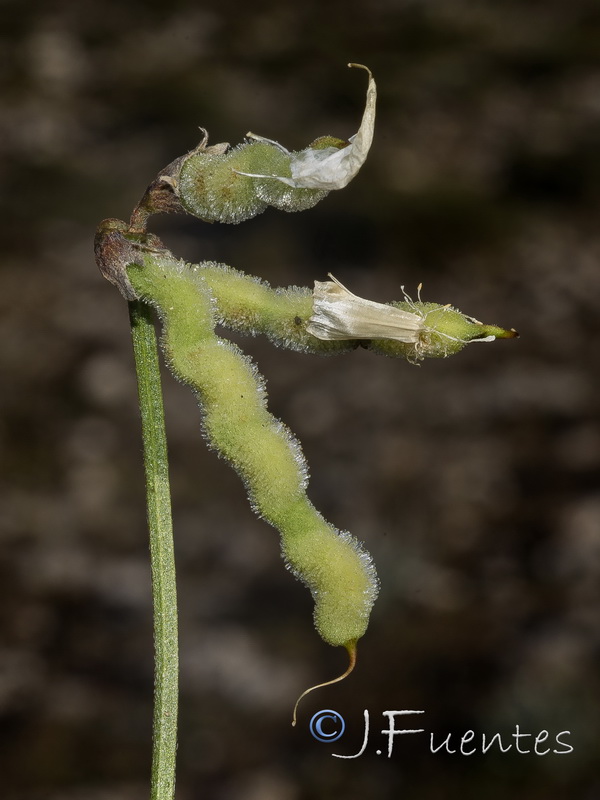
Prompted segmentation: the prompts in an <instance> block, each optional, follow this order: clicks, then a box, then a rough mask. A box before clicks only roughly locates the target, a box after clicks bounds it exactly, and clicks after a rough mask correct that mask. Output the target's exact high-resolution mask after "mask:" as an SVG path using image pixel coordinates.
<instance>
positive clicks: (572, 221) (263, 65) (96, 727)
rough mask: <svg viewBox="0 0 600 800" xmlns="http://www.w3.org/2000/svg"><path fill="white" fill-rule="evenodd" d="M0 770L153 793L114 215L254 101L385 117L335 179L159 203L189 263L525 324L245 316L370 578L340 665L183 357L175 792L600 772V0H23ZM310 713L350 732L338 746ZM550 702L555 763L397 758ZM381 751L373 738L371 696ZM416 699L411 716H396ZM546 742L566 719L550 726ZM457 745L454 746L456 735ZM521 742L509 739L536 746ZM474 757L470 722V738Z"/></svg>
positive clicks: (369, 788) (7, 44)
mask: <svg viewBox="0 0 600 800" xmlns="http://www.w3.org/2000/svg"><path fill="white" fill-rule="evenodd" d="M0 15H1V25H0V28H1V31H2V37H3V40H2V42H1V45H0V54H1V60H2V70H1V72H0V76H1V77H0V80H1V81H2V111H1V118H0V151H1V155H2V163H1V166H0V177H1V180H2V185H3V192H2V230H1V234H2V259H1V264H0V270H1V280H2V284H1V287H2V288H1V293H0V337H1V355H0V358H1V366H2V389H1V390H0V403H1V411H2V418H1V426H0V458H1V461H2V471H1V478H0V479H1V488H2V500H1V506H0V523H1V537H2V541H1V549H0V614H1V616H2V621H1V644H0V787H1V788H0V795H1V796H2V797H3V798H7V800H109V799H110V800H138V799H140V798H145V797H147V796H148V781H149V766H150V747H151V743H150V733H151V704H152V690H153V677H152V668H153V667H152V623H151V601H150V586H149V564H148V553H147V533H146V527H145V511H144V495H143V476H142V466H141V444H140V434H139V422H138V411H137V407H136V390H135V380H134V375H133V366H132V357H131V352H130V341H129V332H128V321H127V309H126V307H125V304H124V301H123V300H122V299H121V297H120V296H119V295H118V293H117V292H116V290H115V289H114V288H113V287H111V286H110V285H109V284H108V283H106V282H104V281H103V280H102V279H101V277H100V276H99V274H98V272H97V270H96V268H95V266H94V262H93V257H92V238H93V233H94V229H95V227H96V225H97V223H98V222H99V221H100V220H101V219H103V218H104V217H113V216H116V217H121V218H127V217H128V215H129V213H130V212H131V210H132V207H133V206H134V204H135V203H136V201H137V200H138V199H139V197H140V196H141V194H142V192H143V190H144V189H145V187H146V185H147V183H149V181H150V180H151V179H152V178H153V177H154V176H155V175H156V173H157V172H158V170H159V169H160V168H161V167H163V166H164V165H166V164H167V163H168V162H169V161H171V160H172V159H173V158H175V157H176V156H178V155H181V154H182V153H184V152H186V151H187V150H188V149H190V148H191V147H193V146H194V145H195V144H196V142H197V141H198V138H199V133H198V131H197V126H199V125H202V126H205V127H207V128H208V129H209V131H210V133H211V141H212V143H215V142H219V141H230V142H233V143H236V142H238V141H241V140H242V138H243V135H244V134H245V132H246V131H248V130H252V131H255V132H257V133H260V134H263V135H265V136H267V137H270V138H274V139H277V140H278V141H280V142H282V143H283V144H285V145H287V146H288V147H290V148H302V147H304V146H306V145H307V144H308V143H309V142H310V141H311V140H312V139H313V138H315V137H316V136H318V135H322V134H326V133H330V134H333V135H338V136H342V137H347V136H349V135H351V134H352V133H354V132H355V131H356V130H357V127H358V123H359V120H360V115H361V113H362V108H363V103H364V94H365V88H366V79H365V75H364V74H363V73H361V72H357V71H351V70H348V69H346V66H345V65H346V63H347V62H348V61H357V62H360V63H364V64H367V65H369V66H370V68H371V69H372V70H373V73H374V75H375V77H376V80H377V83H378V88H379V104H378V116H377V126H376V134H375V141H374V145H373V149H372V151H371V154H370V156H369V158H368V160H367V163H366V165H365V166H364V168H363V169H362V171H361V173H360V174H359V176H358V177H357V178H356V179H355V180H354V182H353V183H352V184H351V185H350V186H349V187H348V188H347V189H346V190H344V191H343V192H335V193H332V194H331V195H330V196H329V197H328V198H326V199H325V200H324V201H323V202H322V203H320V204H319V205H318V206H317V207H316V208H314V209H313V210H311V211H308V212H305V213H302V214H290V215H287V214H283V213H279V212H276V211H273V210H269V211H267V212H266V213H265V214H263V215H262V216H260V217H258V218H256V219H254V220H252V221H248V222H246V223H244V224H242V225H241V226H239V227H232V226H218V225H214V226H209V225H206V224H203V223H202V222H200V221H198V220H194V219H193V218H191V217H187V218H185V217H168V218H167V217H165V218H163V219H162V220H157V221H156V222H154V223H153V225H152V229H153V230H154V231H155V232H157V233H159V234H160V235H161V236H163V238H164V240H165V242H166V243H167V244H168V245H169V246H170V247H171V249H172V250H173V251H174V252H175V253H176V254H177V255H179V256H182V257H185V258H187V259H189V260H192V261H201V260H203V259H215V260H219V261H224V262H226V263H228V264H230V265H231V266H233V267H236V268H238V269H243V270H246V271H248V272H249V273H252V274H256V275H260V276H261V277H263V278H266V279H267V280H269V281H271V283H272V284H273V285H288V284H300V285H312V282H313V280H315V279H321V280H322V279H324V278H325V275H326V273H327V272H328V271H332V272H333V273H334V275H336V277H338V278H339V279H340V280H341V281H342V282H344V283H346V284H347V285H348V286H349V287H350V288H351V289H352V290H353V291H355V292H356V293H358V294H361V295H363V296H367V297H369V298H371V299H374V300H380V301H384V300H392V299H398V298H399V296H400V288H399V287H400V285H401V284H405V285H406V287H407V289H408V290H409V291H414V289H415V287H416V285H417V284H418V283H419V282H421V281H422V282H423V283H424V298H425V299H427V300H429V299H431V300H436V301H438V302H442V303H445V302H450V303H452V304H454V305H456V306H457V307H458V308H460V309H461V310H463V311H464V312H465V313H468V314H472V315H474V316H476V317H477V318H479V319H482V320H484V321H486V322H496V323H498V324H501V325H505V326H507V327H515V328H517V329H518V330H519V331H520V333H521V338H520V339H519V340H516V341H502V342H496V343H494V344H490V345H477V346H472V347H470V348H467V349H466V350H465V351H464V352H463V353H461V354H460V355H458V356H456V357H453V358H451V359H448V360H441V361H430V362H425V363H424V364H423V365H422V366H421V367H414V366H411V365H409V364H407V363H404V362H401V361H392V360H388V359H384V358H377V357H376V356H373V355H372V354H369V353H366V352H364V351H359V352H356V353H353V354H350V355H346V356H343V357H338V358H328V359H320V358H318V357H314V356H304V355H302V354H297V353H288V352H285V351H282V350H274V349H273V348H272V347H271V346H270V345H269V344H268V343H265V342H264V341H260V340H258V339H256V340H248V341H242V340H241V339H240V342H242V344H243V347H244V348H245V349H246V351H247V352H249V353H251V354H252V355H253V356H254V357H255V358H256V360H257V362H258V364H259V367H260V369H261V371H263V372H264V374H265V375H266V377H267V379H268V382H269V384H268V385H269V391H270V405H271V409H272V410H273V412H274V413H275V414H276V415H277V416H280V417H281V418H282V419H283V420H285V421H286V422H287V423H288V424H289V425H290V426H291V428H292V429H293V430H294V431H295V433H296V434H297V435H298V437H299V438H300V440H301V441H302V443H303V445H304V448H305V452H306V455H307V458H308V461H309V464H310V467H311V472H312V480H311V485H310V496H311V498H312V499H313V501H314V503H315V504H316V506H317V507H318V508H319V509H320V510H321V511H322V512H323V513H324V514H325V515H326V517H327V518H328V519H330V520H331V521H332V522H333V523H334V524H336V525H337V526H339V527H341V528H348V529H350V530H351V531H352V532H353V533H354V534H355V535H356V536H357V537H358V538H359V539H361V540H363V541H364V542H365V543H366V546H367V548H368V549H369V550H370V552H371V553H372V554H373V556H374V559H375V561H376V563H377V565H378V570H379V575H380V578H381V587H382V588H381V595H380V597H379V599H378V601H377V603H376V606H375V609H374V612H373V616H372V621H371V626H370V629H369V631H368V633H367V635H366V636H365V637H364V639H363V640H362V641H361V642H360V646H359V663H358V667H357V669H356V671H355V673H354V675H353V676H352V677H351V678H349V679H348V680H347V681H346V682H344V683H342V684H339V685H338V686H336V687H331V688H329V689H324V690H322V691H320V692H319V693H315V694H314V695H312V696H311V697H310V698H307V699H306V701H305V702H304V705H303V706H302V707H301V713H300V721H299V725H298V727H297V728H296V729H292V728H291V726H290V713H291V708H292V706H293V703H294V701H295V699H296V697H297V695H298V694H299V693H300V691H302V690H303V689H304V688H305V687H306V686H308V685H310V683H314V682H318V681H320V680H325V679H327V678H328V677H330V676H333V675H335V674H337V673H338V672H340V671H341V670H342V669H343V668H344V666H345V658H344V654H343V651H341V650H334V649H332V648H329V647H328V646H326V645H324V644H323V643H322V642H321V640H320V639H319V638H318V636H317V635H316V633H315V632H314V630H313V629H312V626H311V609H312V602H311V600H310V597H309V595H308V593H307V591H306V590H305V588H304V587H303V586H301V585H300V584H299V583H297V582H295V581H294V580H293V579H292V578H291V576H290V575H289V574H288V573H287V572H286V571H285V570H284V568H283V565H282V563H281V561H280V558H279V551H278V541H277V536H276V533H275V532H274V531H273V530H272V529H270V528H269V527H268V526H266V524H264V523H263V522H261V521H259V520H257V519H256V518H255V517H254V516H253V515H252V513H251V511H250V510H249V508H248V505H247V502H246V499H245V496H244V492H243V489H242V487H241V485H240V483H239V481H238V479H237V478H236V476H235V475H234V474H233V473H232V472H231V471H230V469H229V468H228V467H227V465H226V464H225V463H224V462H223V461H220V460H219V459H217V457H216V455H215V454H214V453H211V452H209V451H207V449H206V446H205V442H204V440H203V439H202V437H201V434H200V431H199V414H198V411H197V409H196V407H195V404H194V401H193V398H192V397H191V395H190V393H189V391H188V390H187V389H185V387H182V386H180V385H178V384H176V383H175V382H174V381H173V380H172V379H171V378H170V377H169V376H166V380H165V394H166V404H167V414H168V432H169V436H170V452H171V460H172V484H173V504H174V518H175V534H176V550H177V561H178V568H179V596H180V614H181V625H180V628H181V670H182V671H181V706H182V708H181V725H180V747H179V772H178V798H179V800H195V798H209V799H210V800H305V799H307V798H315V799H316V800H330V799H333V798H341V797H343V798H345V799H346V800H354V799H355V798H361V800H362V798H373V800H387V799H388V798H390V799H391V798H397V797H400V796H401V797H407V798H408V797H410V798H419V800H438V799H439V800H443V799H446V798H460V799H461V800H468V799H469V798H483V797H485V798H486V800H496V798H497V799H498V800H504V798H511V799H512V798H526V799H527V800H538V799H539V800H555V799H556V800H563V799H564V798H570V799H571V798H577V800H596V798H599V797H600V779H599V778H598V772H597V762H598V751H599V748H598V741H599V737H600V723H599V721H598V707H599V704H600V678H599V666H600V664H599V661H600V659H599V648H600V625H599V622H598V620H599V611H600V603H599V600H600V596H599V595H600V493H599V465H600V426H599V402H598V396H599V394H600V384H599V380H598V377H597V369H596V363H597V352H598V341H599V334H600V324H599V322H598V305H599V301H600V277H599V269H598V262H599V259H600V233H599V230H598V212H599V211H600V156H599V152H600V49H599V45H598V42H599V41H600V8H599V6H598V3H597V0H589V2H586V1H585V0H575V1H574V2H569V3H567V2H564V0H554V1H552V0H545V2H543V3H542V2H527V3H524V2H521V3H518V2H502V3H498V2H497V0H481V2H477V3H472V2H467V0H448V2H441V1H440V2H426V0H421V2H416V1H415V2H408V0H404V1H400V0H398V1H397V2H393V0H375V1H374V2H368V3H367V2H366V0H346V2H338V1H337V0H334V1H333V2H331V1H330V2H315V0H305V1H304V2H302V3H293V4H291V3H281V2H279V3H275V2H254V3H251V4H245V5H242V4H238V3H233V2H228V0H223V2H220V3H217V4H210V5H209V4H204V3H200V2H188V1H186V0H180V2H171V3H169V4H167V3H166V2H165V1H164V0H162V1H161V2H146V3H142V2H137V3H136V2H131V0H129V1H128V2H118V3H117V2H99V0H91V1H90V2H85V1H84V2H78V3H75V2H66V1H65V2H62V3H60V2H45V3H35V2H33V0H25V2H24V1H23V0H19V2H17V1H16V0H14V2H10V0H4V2H3V3H2V5H1V6H0ZM321 708H334V709H336V710H338V711H339V712H340V713H342V714H343V715H344V717H345V718H346V722H347V725H348V732H347V734H346V735H345V737H344V738H343V739H341V740H340V741H339V742H337V743H336V744H335V745H326V744H320V743H319V742H317V741H315V740H314V739H313V738H312V737H311V735H310V733H309V731H308V721H309V719H310V717H311V716H312V714H313V713H314V712H315V711H317V710H318V709H321ZM410 708H413V709H423V710H425V712H426V713H425V714H424V715H423V716H422V718H420V719H419V720H417V718H409V719H410V724H409V726H411V725H412V726H413V727H418V726H417V725H416V724H415V722H418V723H419V724H420V725H421V726H422V727H424V728H426V730H427V731H433V732H435V733H436V736H437V737H438V739H439V740H441V739H443V738H444V737H445V735H446V734H447V733H449V732H454V734H455V736H458V737H460V735H462V733H464V732H465V731H467V730H469V729H474V730H475V731H476V732H477V741H480V736H481V733H486V734H487V735H488V736H490V735H491V734H493V733H496V732H501V733H502V734H503V736H504V738H505V743H510V742H511V741H512V739H511V738H510V737H511V734H512V733H514V732H515V725H516V724H519V725H520V728H521V731H522V732H529V733H533V734H537V733H539V732H540V731H541V730H548V731H549V734H550V740H553V739H554V737H555V735H556V734H557V733H558V732H560V731H564V730H569V731H571V735H570V738H569V737H565V740H568V741H569V742H570V744H571V745H572V746H573V747H574V748H575V749H574V752H573V753H570V754H567V755H555V754H552V753H551V754H549V755H546V756H537V755H534V754H529V755H520V754H515V753H514V750H515V748H514V746H513V748H512V750H511V752H509V753H507V754H505V755H498V754H497V748H494V751H495V753H496V754H495V755H493V754H492V753H488V754H487V755H482V754H481V753H480V752H479V753H477V754H475V755H472V756H469V757H467V756H464V755H460V754H459V753H458V754H455V755H446V756H444V755H442V754H441V753H439V754H436V755H432V754H431V753H430V752H429V749H428V743H427V741H426V739H425V737H424V736H423V735H421V736H420V737H418V736H410V737H401V739H402V740H400V739H397V741H396V746H395V751H394V754H393V756H392V758H391V759H389V760H388V759H387V758H386V757H385V754H384V755H382V756H377V755H376V753H375V749H376V748H382V749H385V741H384V737H382V736H381V734H379V733H378V731H380V730H381V729H382V728H383V727H384V726H385V720H384V718H383V717H382V716H381V714H382V711H384V710H391V709H410ZM364 709H369V711H370V714H371V728H372V736H371V741H370V746H369V748H368V752H367V753H365V754H364V755H363V756H362V757H361V758H358V759H355V760H346V761H343V760H340V759H335V758H332V757H331V755H330V754H331V752H338V753H352V752H356V751H357V750H358V749H359V746H360V742H361V739H362V716H363V710H364ZM401 724H402V721H399V725H401ZM550 740H549V741H550ZM456 741H457V739H456V738H455V744H454V746H456ZM532 741H533V740H532V739H529V740H522V741H521V747H522V749H524V748H525V747H527V746H529V747H531V744H532ZM479 749H480V748H479Z"/></svg>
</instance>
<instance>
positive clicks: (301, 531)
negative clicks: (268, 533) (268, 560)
mask: <svg viewBox="0 0 600 800" xmlns="http://www.w3.org/2000/svg"><path fill="white" fill-rule="evenodd" d="M140 260H142V261H143V265H137V264H133V265H130V266H129V268H128V275H129V279H130V281H131V284H132V286H133V287H134V289H135V291H136V292H137V293H138V294H139V296H140V297H142V298H143V299H144V300H146V301H147V302H150V303H151V304H152V305H154V306H155V307H156V309H157V311H158V314H159V316H160V318H161V320H162V323H163V327H164V334H163V347H164V351H165V354H166V358H167V360H168V362H169V365H170V367H171V369H172V370H173V372H174V373H175V375H176V376H177V377H178V378H179V379H181V380H182V381H183V382H185V383H186V384H188V385H189V386H190V387H191V388H192V389H193V391H194V392H195V393H196V395H197V397H198V401H199V403H200V406H201V409H202V412H203V413H202V416H203V428H204V431H205V434H206V437H207V439H208V440H209V443H210V444H211V446H212V447H213V448H214V449H215V450H217V451H218V452H219V453H220V454H221V455H223V456H224V457H225V458H226V459H227V460H228V461H229V462H230V463H231V464H232V466H233V467H234V468H235V469H236V471H237V472H238V473H239V475H240V476H241V478H242V479H243V481H244V483H245V484H246V488H247V491H248V495H249V498H250V501H251V503H252V505H253V507H254V509H255V510H256V512H257V513H258V514H259V515H260V516H262V517H263V518H264V519H265V520H267V521H268V522H269V523H271V524H272V525H273V526H275V527H276V528H277V529H278V530H279V532H280V534H281V548H282V552H283V556H284V558H285V560H286V564H287V566H288V568H289V569H290V570H291V571H292V572H293V574H294V575H296V576H297V577H298V578H300V580H302V581H303V582H304V583H305V584H306V585H307V586H308V587H309V589H310V591H311V593H312V595H313V598H314V601H315V611H314V620H315V627H316V628H317V631H318V632H319V634H320V635H321V637H322V638H323V639H324V640H325V641H326V642H328V643H329V644H332V645H343V646H345V647H346V648H347V649H348V650H349V651H351V652H352V651H353V650H354V646H355V643H356V640H357V639H359V638H360V637H361V636H362V635H363V634H364V632H365V630H366V628H367V624H368V620H369V614H370V611H371V607H372V605H373V602H374V600H375V598H376V595H377V589H378V586H377V579H376V575H375V569H374V566H373V563H372V561H371V557H370V556H369V554H368V553H367V552H366V551H365V550H364V549H363V548H362V546H361V545H360V544H359V543H358V542H357V541H356V539H354V537H352V536H351V535H350V534H349V533H345V532H343V533H342V532H339V531H338V530H336V529H335V528H334V527H333V526H332V525H330V524H329V523H327V522H326V521H325V520H324V519H323V517H322V516H321V515H320V514H319V513H318V512H317V511H316V509H315V508H314V506H313V505H312V504H311V502H310V501H309V499H308V497H307V496H306V484H307V468H306V463H305V461H304V457H303V454H302V451H301V448H300V445H299V443H298V441H297V440H296V439H295V438H294V437H293V435H292V434H291V433H290V431H289V430H288V428H287V427H286V426H285V425H284V424H283V423H282V422H281V421H279V420H278V419H276V418H275V417H273V416H272V415H271V414H270V413H269V411H268V410H267V407H266V392H265V388H264V383H263V380H262V378H261V376H260V375H259V374H258V371H257V369H256V367H255V366H254V364H253V363H252V361H251V360H250V359H249V358H247V357H246V356H244V355H243V353H242V352H241V351H240V350H239V348H238V347H237V346H236V345H234V344H232V343H230V342H228V341H226V340H224V339H222V338H220V337H218V336H217V335H216V334H215V331H214V327H215V324H216V322H217V321H218V308H217V305H218V304H217V302H216V300H215V292H214V291H211V286H210V284H211V280H212V281H213V282H216V281H217V279H219V278H222V277H223V275H224V274H225V272H224V270H223V269H220V268H218V267H217V266H216V265H212V266H211V265H207V268H206V274H205V276H202V271H203V270H202V269H201V268H200V269H198V270H196V271H195V272H193V271H192V270H190V269H189V268H188V267H187V266H186V265H185V264H183V262H180V261H177V260H175V259H170V258H168V257H160V256H157V255H154V254H148V255H146V256H144V257H143V259H140ZM232 272H233V271H232ZM229 277H230V279H231V277H232V276H231V273H229ZM239 280H241V277H240V278H239ZM234 282H235V281H234ZM256 286H257V291H258V292H260V291H261V290H262V288H263V287H261V284H256ZM213 288H214V287H213ZM268 291H270V290H268ZM283 299H284V301H285V297H284V298H283ZM298 299H300V304H302V303H303V302H304V303H307V301H308V298H306V296H305V295H304V293H303V292H301V293H300V297H299V298H296V300H298ZM246 300H248V298H246ZM229 302H230V303H231V302H233V296H232V295H231V296H230V297H229ZM221 303H223V299H222V298H221ZM248 306H249V307H251V306H252V303H251V302H249V303H248ZM229 311H231V308H230V309H229ZM288 316H289V315H288ZM324 344H327V345H331V344H332V343H324Z"/></svg>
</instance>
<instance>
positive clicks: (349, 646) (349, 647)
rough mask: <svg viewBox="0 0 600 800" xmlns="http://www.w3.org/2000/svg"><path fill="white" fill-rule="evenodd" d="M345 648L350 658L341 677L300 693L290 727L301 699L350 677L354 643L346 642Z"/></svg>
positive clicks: (354, 648) (295, 717)
mask: <svg viewBox="0 0 600 800" xmlns="http://www.w3.org/2000/svg"><path fill="white" fill-rule="evenodd" d="M345 647H346V650H347V651H348V656H349V657H350V662H349V664H348V666H347V668H346V669H345V671H344V672H343V673H342V674H341V675H338V677H337V678H333V679H332V680H330V681H325V682H324V683H317V684H316V685H315V686H309V688H308V689H305V690H304V691H303V692H302V694H301V695H300V697H299V698H298V699H297V700H296V705H295V706H294V710H293V712H292V726H293V727H295V726H296V722H297V717H298V706H299V705H300V701H301V700H302V698H303V697H306V695H307V694H310V693H311V692H314V690H315V689H322V688H323V687H325V686H331V684H332V683H339V682H340V681H343V680H344V678H347V677H348V675H350V673H351V672H352V670H353V669H354V667H355V666H356V641H352V642H348V644H346V645H345Z"/></svg>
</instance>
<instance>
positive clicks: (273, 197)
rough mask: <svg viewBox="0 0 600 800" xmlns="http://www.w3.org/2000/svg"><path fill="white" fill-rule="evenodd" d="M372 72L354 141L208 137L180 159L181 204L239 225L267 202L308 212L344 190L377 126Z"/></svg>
mask: <svg viewBox="0 0 600 800" xmlns="http://www.w3.org/2000/svg"><path fill="white" fill-rule="evenodd" d="M349 66H351V67H361V69H365V70H366V71H367V72H368V74H369V86H368V89H367V101H366V106H365V111H364V114H363V118H362V122H361V125H360V128H359V130H358V133H356V134H355V135H354V136H352V137H350V139H349V141H347V142H346V141H343V140H341V139H336V138H335V137H332V136H324V137H320V138H319V139H317V140H316V141H314V142H313V143H312V144H311V145H310V146H309V147H307V148H306V149H305V150H301V151H300V152H290V151H288V150H286V148H285V147H283V146H282V145H280V144H279V143H278V142H274V141H272V140H270V139H265V138H263V137H261V136H256V135H255V134H253V133H248V134H247V138H248V140H249V141H247V142H246V143H245V144H241V145H238V146H237V147H235V148H228V146H225V145H223V146H219V149H218V150H216V151H215V148H207V147H206V140H204V141H203V142H202V143H201V144H200V145H199V146H198V147H197V148H196V149H195V150H193V151H192V152H191V153H189V154H188V155H187V156H184V157H183V158H182V159H180V160H179V161H178V164H177V166H178V174H177V175H173V176H171V185H172V187H173V191H174V192H175V194H176V195H177V197H178V199H179V202H180V203H181V206H182V207H183V208H184V209H185V210H186V211H188V212H189V213H190V214H193V215H194V216H197V217H200V218H201V219H204V220H206V221H208V222H229V223H238V222H242V221H243V220H245V219H249V218H251V217H254V216H256V215H257V214H260V213H261V212H262V211H264V210H265V208H266V207H267V206H274V207H275V208H278V209H281V210H283V211H303V210H304V209H307V208H311V207H312V206H313V205H315V204H316V203H318V202H319V200H321V199H322V198H323V197H325V195H326V194H327V193H328V192H330V191H331V190H332V189H342V188H343V187H344V186H346V185H347V184H348V183H349V182H350V181H351V180H352V178H353V177H354V176H355V175H356V174H357V172H358V171H359V169H360V168H361V166H362V165H363V163H364V161H365V159H366V157H367V153H368V152H369V148H370V146H371V142H372V140H373V128H374V124H375V102H376V97H377V92H376V87H375V81H374V80H373V76H372V75H371V72H370V71H369V70H368V69H367V68H366V67H363V66H362V65H360V64H350V65H349Z"/></svg>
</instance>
